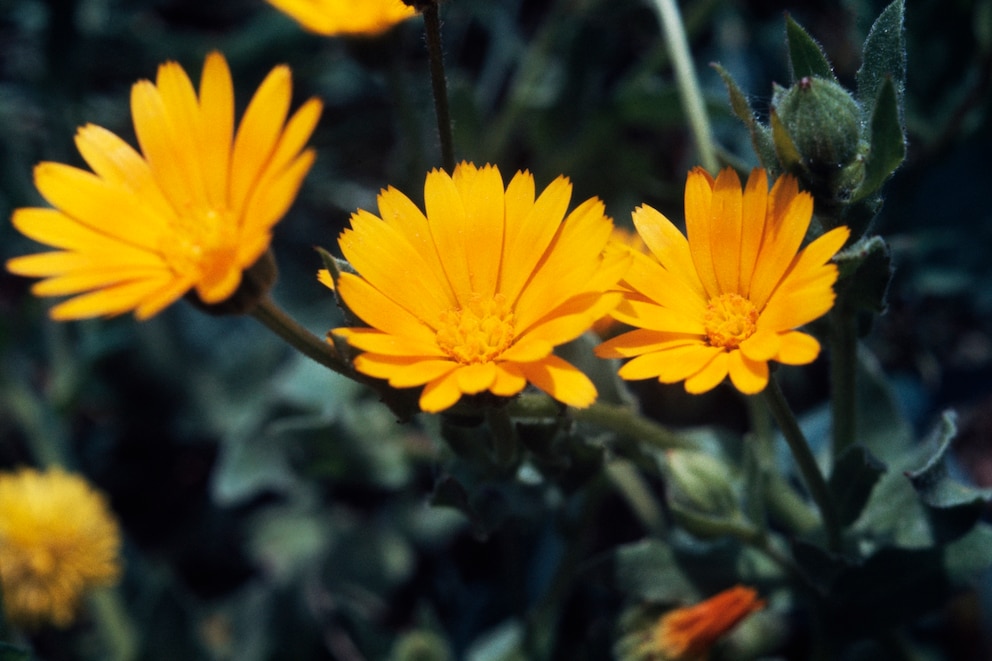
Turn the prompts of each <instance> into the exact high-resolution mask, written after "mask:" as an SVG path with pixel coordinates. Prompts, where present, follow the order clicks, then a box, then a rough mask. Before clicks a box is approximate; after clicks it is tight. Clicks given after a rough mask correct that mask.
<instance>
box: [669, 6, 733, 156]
mask: <svg viewBox="0 0 992 661" xmlns="http://www.w3.org/2000/svg"><path fill="white" fill-rule="evenodd" d="M654 6H655V8H656V9H657V10H658V15H659V16H660V18H661V27H662V29H663V30H664V32H665V43H666V44H667V46H668V52H669V55H670V56H671V58H672V64H673V66H674V67H675V81H676V83H677V84H678V87H679V95H680V97H681V99H682V108H683V110H684V111H685V114H686V117H688V119H689V128H690V129H692V134H693V137H694V139H695V140H696V149H697V150H698V151H699V162H700V163H701V164H702V166H703V167H704V168H706V169H707V170H709V171H710V172H711V173H715V172H716V170H717V168H718V167H719V163H718V162H717V158H716V149H715V148H714V146H713V134H712V132H711V131H710V120H709V116H708V115H707V114H706V106H705V104H704V103H703V94H702V92H701V91H700V89H699V78H698V77H697V76H696V68H695V66H694V65H693V63H692V55H691V53H690V52H689V42H688V40H687V39H686V36H685V25H684V23H683V22H682V15H681V14H680V13H679V7H678V5H677V4H676V2H675V0H654Z"/></svg>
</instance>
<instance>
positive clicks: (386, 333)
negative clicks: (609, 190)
mask: <svg viewBox="0 0 992 661" xmlns="http://www.w3.org/2000/svg"><path fill="white" fill-rule="evenodd" d="M571 190H572V187H571V184H570V183H569V181H568V180H567V179H566V178H564V177H559V178H557V179H555V180H554V181H553V182H552V183H551V184H550V185H548V186H547V188H545V189H544V191H543V192H541V194H540V195H536V194H535V186H534V178H533V176H532V175H531V174H530V173H529V172H518V173H517V174H516V175H515V176H514V177H513V178H512V180H511V181H510V182H509V184H507V185H505V187H504V183H503V179H502V177H501V175H500V173H499V170H498V169H497V168H496V167H494V166H491V165H487V166H485V167H481V168H478V167H476V166H475V165H472V164H470V163H462V164H460V165H459V166H457V167H456V168H455V171H454V172H453V173H452V174H450V175H449V174H448V173H446V172H444V171H441V170H434V171H432V172H430V173H429V174H428V175H427V178H426V183H425V186H424V203H425V209H426V213H425V212H422V211H421V210H420V209H419V208H418V207H417V206H416V205H415V204H414V203H413V202H412V201H411V200H410V199H409V198H408V197H406V196H405V195H404V194H402V193H401V192H399V191H398V190H396V189H394V188H388V189H386V190H384V191H382V193H381V194H380V195H379V198H378V207H379V216H376V215H374V214H372V213H370V212H368V211H364V210H360V211H358V212H356V213H355V214H354V215H353V216H352V217H351V227H350V228H348V229H346V230H345V231H344V232H343V233H342V234H341V236H340V238H339V245H340V247H341V251H342V253H343V255H344V257H345V259H346V260H347V261H348V262H349V263H350V265H351V266H352V267H353V268H354V270H355V271H356V272H357V274H351V273H343V274H341V275H340V278H339V280H338V282H336V283H334V285H335V287H336V289H337V291H338V294H339V296H340V297H341V299H342V300H343V302H344V304H345V305H346V306H347V307H348V308H349V309H350V311H351V312H352V313H354V314H355V315H356V316H357V317H358V318H359V319H360V320H361V321H362V322H364V323H365V324H367V327H355V328H338V329H335V330H334V331H332V332H333V333H335V334H336V335H338V336H340V337H343V338H345V339H346V340H347V342H348V343H349V344H350V345H351V346H352V347H354V348H355V349H358V350H359V351H360V352H361V353H360V354H359V355H357V356H356V357H355V359H354V367H355V369H356V370H357V371H358V372H361V373H362V374H365V375H368V376H372V377H375V378H381V379H386V380H388V382H389V384H390V385H391V386H393V387H396V388H411V387H418V386H423V391H422V394H421V396H420V407H421V408H422V409H423V410H424V411H428V412H437V411H441V410H444V409H447V408H449V407H450V406H452V405H454V404H455V403H456V402H457V401H458V400H459V399H460V398H461V396H462V395H475V394H479V393H484V392H489V393H491V394H492V395H496V396H499V397H508V396H512V395H515V394H517V393H519V392H520V391H521V390H523V389H524V387H525V386H526V385H527V384H528V383H530V384H532V385H534V386H536V387H537V388H539V389H541V390H543V391H545V392H546V393H548V394H549V395H551V396H552V397H554V398H555V399H557V400H559V401H560V402H562V403H564V404H567V405H571V406H576V407H584V406H588V405H589V404H591V403H592V402H593V401H594V400H595V397H596V389H595V387H594V386H593V384H592V382H591V381H590V380H589V378H588V377H587V376H585V374H583V373H582V372H581V371H580V370H579V369H577V368H576V367H575V366H573V365H572V364H570V363H568V362H567V361H565V360H563V359H562V358H560V357H558V356H556V355H555V354H554V353H553V350H554V348H555V347H556V346H558V345H561V344H563V343H565V342H568V341H570V340H573V339H575V338H576V337H578V336H579V335H581V334H582V333H584V332H585V331H586V330H588V329H589V328H590V326H591V325H592V323H593V322H594V321H595V320H596V319H598V318H599V317H601V316H603V314H605V313H606V312H608V311H609V310H610V309H611V308H612V307H614V306H615V305H616V304H617V303H618V302H619V300H620V294H619V293H618V292H616V291H612V292H611V291H609V290H611V289H615V286H616V284H617V282H618V280H619V279H620V278H621V277H622V276H623V273H624V271H625V270H626V268H627V266H628V265H629V263H630V258H629V255H628V251H627V250H626V249H624V248H622V247H620V246H615V245H614V244H612V243H611V241H610V237H611V232H612V229H613V224H612V221H611V220H610V219H609V218H608V217H606V216H605V215H604V210H605V209H604V206H603V203H602V202H601V201H599V200H598V199H595V198H592V199H589V200H587V201H585V202H583V203H582V204H580V205H579V206H578V207H576V208H575V209H574V210H573V211H571V212H570V213H567V212H568V206H569V200H570V198H571Z"/></svg>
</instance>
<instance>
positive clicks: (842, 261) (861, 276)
mask: <svg viewBox="0 0 992 661" xmlns="http://www.w3.org/2000/svg"><path fill="white" fill-rule="evenodd" d="M834 261H835V262H836V264H837V268H839V269H840V278H839V279H838V283H837V286H836V287H835V289H836V291H837V294H838V296H839V297H841V300H842V301H843V304H844V305H845V306H847V308H848V309H850V310H853V311H854V312H856V313H861V312H867V313H868V314H869V315H871V316H874V315H877V314H879V313H881V312H884V311H885V306H886V292H887V291H888V289H889V282H890V281H891V280H892V256H891V254H890V252H889V246H888V244H887V243H886V242H885V240H884V239H882V237H880V236H870V237H862V238H861V239H859V240H858V241H857V243H855V244H854V245H852V246H850V247H849V248H845V249H844V250H842V251H841V252H839V253H838V254H837V256H836V257H834ZM866 330H867V329H866Z"/></svg>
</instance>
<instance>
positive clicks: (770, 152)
mask: <svg viewBox="0 0 992 661" xmlns="http://www.w3.org/2000/svg"><path fill="white" fill-rule="evenodd" d="M711 66H712V67H713V68H714V69H716V72H717V73H718V74H720V78H722V79H723V84H724V85H726V86H727V93H728V94H729V95H730V108H731V109H732V110H733V111H734V114H735V115H737V117H738V119H740V120H741V121H742V122H744V126H746V127H747V130H748V132H749V133H750V134H751V146H752V147H753V148H754V152H755V154H756V155H757V156H758V160H759V161H760V162H761V165H762V166H763V167H764V168H765V169H766V170H769V171H771V172H776V171H778V159H777V158H776V156H775V145H774V144H773V143H772V135H771V131H770V130H769V128H768V127H767V126H763V125H761V124H760V123H759V122H758V120H757V118H756V117H755V114H754V110H752V108H751V104H750V103H749V102H748V100H747V96H746V95H745V94H744V92H743V91H741V88H740V87H738V86H737V82H736V81H734V79H733V77H731V75H730V73H729V72H728V71H727V70H726V69H724V68H723V67H722V66H720V65H719V64H716V63H714V64H712V65H711Z"/></svg>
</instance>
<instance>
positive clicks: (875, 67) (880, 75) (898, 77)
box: [857, 0, 906, 117]
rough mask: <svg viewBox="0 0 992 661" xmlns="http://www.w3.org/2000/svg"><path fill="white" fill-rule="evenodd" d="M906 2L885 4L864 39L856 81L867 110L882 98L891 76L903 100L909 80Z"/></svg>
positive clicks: (897, 94)
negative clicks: (907, 76)
mask: <svg viewBox="0 0 992 661" xmlns="http://www.w3.org/2000/svg"><path fill="white" fill-rule="evenodd" d="M905 4H906V3H905V0H895V1H894V2H893V3H892V4H890V5H889V6H888V7H886V8H885V10H884V11H883V12H882V13H881V14H879V16H878V18H877V19H876V20H875V23H874V25H872V26H871V30H869V31H868V38H867V39H865V45H864V50H863V52H862V56H861V68H860V69H858V74H857V81H858V101H859V102H860V103H861V107H862V108H864V109H865V110H866V111H867V109H868V108H872V107H873V104H874V103H875V100H876V99H878V98H879V91H880V90H881V88H882V85H883V84H884V83H885V79H886V78H891V79H892V82H893V84H894V87H895V92H896V97H897V99H898V100H900V101H901V99H902V90H903V87H904V85H905V83H906V43H905V27H904V14H905V9H906V7H905ZM873 114H874V113H873ZM900 117H901V114H900Z"/></svg>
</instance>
